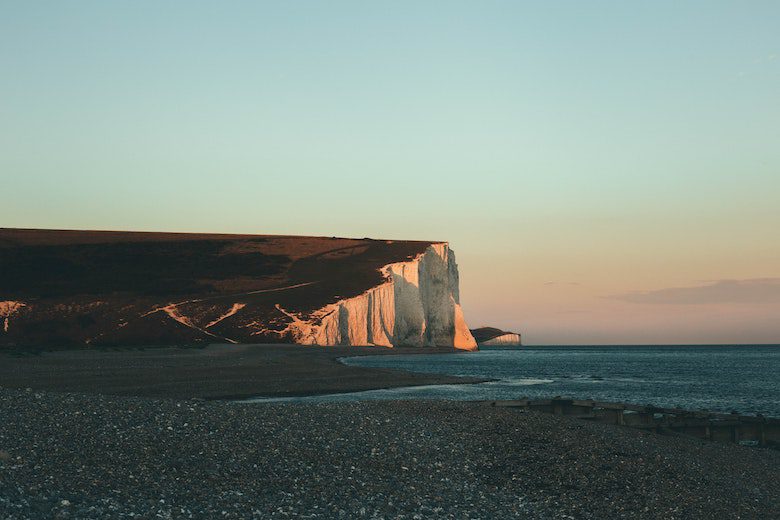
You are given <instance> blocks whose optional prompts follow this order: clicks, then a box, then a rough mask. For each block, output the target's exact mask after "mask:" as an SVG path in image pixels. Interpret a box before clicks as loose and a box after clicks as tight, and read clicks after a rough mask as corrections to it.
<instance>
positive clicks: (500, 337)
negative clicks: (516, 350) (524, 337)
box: [471, 327, 522, 347]
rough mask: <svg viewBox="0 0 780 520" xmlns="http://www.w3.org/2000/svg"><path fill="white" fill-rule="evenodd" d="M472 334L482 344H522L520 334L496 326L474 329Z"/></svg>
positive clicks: (504, 345) (517, 345)
mask: <svg viewBox="0 0 780 520" xmlns="http://www.w3.org/2000/svg"><path fill="white" fill-rule="evenodd" d="M471 334H472V336H473V337H474V339H475V340H476V341H477V345H480V346H481V345H484V346H502V347H519V346H521V345H522V341H521V337H520V334H518V333H516V332H507V331H503V330H501V329H497V328H495V327H480V328H478V329H472V330H471Z"/></svg>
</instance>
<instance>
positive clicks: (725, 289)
mask: <svg viewBox="0 0 780 520" xmlns="http://www.w3.org/2000/svg"><path fill="white" fill-rule="evenodd" d="M608 298H611V299H615V300H621V301H624V302H630V303H652V304H672V305H697V304H707V303H754V304H755V303H757V304H766V303H780V278H753V279H749V280H717V281H714V282H710V283H709V284H707V285H701V286H698V287H669V288H666V289H658V290H655V291H641V292H640V291H635V292H629V293H624V294H615V295H612V296H608Z"/></svg>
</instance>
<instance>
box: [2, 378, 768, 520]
mask: <svg viewBox="0 0 780 520" xmlns="http://www.w3.org/2000/svg"><path fill="white" fill-rule="evenodd" d="M778 517H780V452H777V451H772V450H767V449H758V448H749V447H743V446H738V445H725V444H716V443H710V442H705V441H699V440H696V439H688V438H679V437H667V436H661V435H656V434H653V433H645V432H641V431H637V430H631V429H627V428H622V427H616V426H609V425H601V424H591V423H587V422H584V421H579V420H576V419H572V418H568V417H558V416H551V415H542V414H538V413H534V412H521V411H518V410H510V409H501V408H493V407H490V406H486V405H484V404H477V403H465V402H448V401H415V402H411V401H386V402H351V403H328V404H322V403H320V404H241V403H236V402H230V401H204V400H201V399H194V400H193V399H160V398H148V397H125V396H108V395H87V394H82V393H60V392H52V391H40V390H34V389H32V388H29V389H15V388H13V389H12V388H3V389H0V518H3V519H7V520H12V519H13V520H15V519H38V518H41V519H44V518H72V519H77V518H78V519H128V518H135V519H138V518H141V519H157V518H199V519H200V518H202V519H206V518H226V519H227V518H235V519H238V518H408V519H422V518H593V519H603V518H665V519H673V518H678V519H690V518H702V519H704V518H756V519H768V518H778Z"/></svg>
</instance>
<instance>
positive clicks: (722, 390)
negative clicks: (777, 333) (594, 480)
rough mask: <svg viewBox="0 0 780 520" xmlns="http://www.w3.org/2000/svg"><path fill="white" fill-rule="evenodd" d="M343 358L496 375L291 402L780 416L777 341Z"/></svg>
mask: <svg viewBox="0 0 780 520" xmlns="http://www.w3.org/2000/svg"><path fill="white" fill-rule="evenodd" d="M343 362H344V363H346V364H349V365H355V366H362V367H382V368H398V369H403V370H409V371H413V372H426V373H435V374H450V375H458V376H472V377H478V378H491V379H495V380H496V381H494V382H490V383H480V384H469V385H434V386H422V387H414V388H401V389H393V390H374V391H368V392H357V393H352V394H339V395H330V396H319V397H309V398H302V399H301V398H298V399H288V400H293V401H306V400H317V401H338V400H356V399H432V398H433V399H457V400H481V399H516V398H520V397H531V398H543V397H553V396H558V395H560V396H567V397H575V398H592V399H597V400H603V401H625V402H630V403H636V404H653V405H656V406H662V407H675V406H679V407H682V408H687V409H692V410H712V411H720V412H731V411H734V410H735V411H737V412H739V413H742V414H757V413H761V414H764V415H769V416H774V417H780V345H778V346H766V345H760V346H749V345H742V346H626V347H617V346H608V347H522V348H515V349H491V350H482V351H480V352H475V353H464V354H456V355H453V354H431V355H427V354H425V355H415V354H413V355H398V356H364V357H352V358H345V359H343Z"/></svg>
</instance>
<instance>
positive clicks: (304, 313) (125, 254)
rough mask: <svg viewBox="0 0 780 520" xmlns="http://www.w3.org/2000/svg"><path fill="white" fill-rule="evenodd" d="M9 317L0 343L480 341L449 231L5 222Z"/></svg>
mask: <svg viewBox="0 0 780 520" xmlns="http://www.w3.org/2000/svg"><path fill="white" fill-rule="evenodd" d="M0 321H2V323H0V325H1V326H0V348H1V347H3V346H5V347H8V346H22V347H24V346H63V347H66V346H70V345H78V344H82V345H84V344H91V345H127V344H140V345H155V344H157V345H168V344H186V343H193V342H227V343H279V342H289V343H300V344H309V345H376V346H384V347H392V346H397V345H409V346H449V347H454V348H458V349H465V350H474V349H476V348H477V342H476V341H475V339H474V337H473V336H472V334H471V332H470V331H469V329H468V326H467V325H466V322H465V320H464V317H463V312H462V310H461V306H460V294H459V275H458V267H457V263H456V262H455V255H454V253H453V252H452V250H451V249H450V248H449V245H448V244H447V243H444V242H417V241H385V240H370V239H343V238H327V237H293V236H274V235H206V234H181V233H132V232H96V231H54V230H24V229H0Z"/></svg>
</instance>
